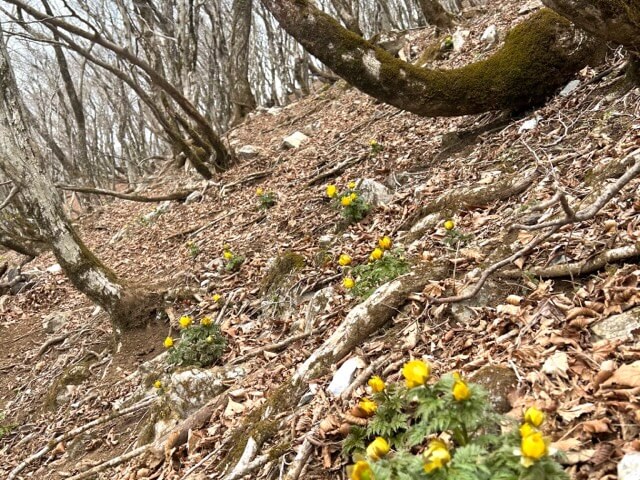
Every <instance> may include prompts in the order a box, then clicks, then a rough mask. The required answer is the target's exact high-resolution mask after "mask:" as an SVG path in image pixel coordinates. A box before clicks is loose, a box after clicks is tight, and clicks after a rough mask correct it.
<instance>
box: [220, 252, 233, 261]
mask: <svg viewBox="0 0 640 480" xmlns="http://www.w3.org/2000/svg"><path fill="white" fill-rule="evenodd" d="M222 256H223V257H224V259H225V260H231V259H232V258H233V253H231V250H225V251H224V252H222Z"/></svg>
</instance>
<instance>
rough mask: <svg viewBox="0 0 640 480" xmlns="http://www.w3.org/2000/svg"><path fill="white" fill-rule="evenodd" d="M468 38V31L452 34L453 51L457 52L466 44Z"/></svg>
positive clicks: (458, 31)
mask: <svg viewBox="0 0 640 480" xmlns="http://www.w3.org/2000/svg"><path fill="white" fill-rule="evenodd" d="M468 36H469V30H456V33H454V34H453V37H452V40H453V51H454V52H459V51H460V50H462V47H464V44H465V43H467V37H468Z"/></svg>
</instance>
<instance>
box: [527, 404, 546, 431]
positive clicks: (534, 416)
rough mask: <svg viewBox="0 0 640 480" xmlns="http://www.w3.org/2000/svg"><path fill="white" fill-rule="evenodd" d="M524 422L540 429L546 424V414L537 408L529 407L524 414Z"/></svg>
mask: <svg viewBox="0 0 640 480" xmlns="http://www.w3.org/2000/svg"><path fill="white" fill-rule="evenodd" d="M524 421H525V422H527V423H529V424H531V425H533V426H534V427H539V426H540V425H542V422H544V412H542V411H540V410H538V409H537V408H536V407H529V408H527V411H526V412H524Z"/></svg>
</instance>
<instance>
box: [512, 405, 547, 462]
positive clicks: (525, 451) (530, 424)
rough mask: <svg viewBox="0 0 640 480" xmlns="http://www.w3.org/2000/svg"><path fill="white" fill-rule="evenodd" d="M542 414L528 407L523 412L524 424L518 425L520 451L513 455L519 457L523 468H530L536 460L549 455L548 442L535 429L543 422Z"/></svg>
mask: <svg viewBox="0 0 640 480" xmlns="http://www.w3.org/2000/svg"><path fill="white" fill-rule="evenodd" d="M544 417H545V415H544V412H542V411H541V410H538V409H537V408H535V407H529V408H528V409H527V410H526V411H525V412H524V423H523V424H522V425H520V429H519V430H520V436H521V442H520V449H519V450H518V451H516V452H515V453H516V454H518V455H520V457H521V458H520V463H521V464H522V466H524V467H525V468H529V467H530V466H532V465H533V464H534V463H535V462H536V460H540V459H541V458H542V457H544V456H545V455H547V454H548V453H549V442H548V440H547V439H546V438H544V436H543V435H542V432H540V431H538V429H537V427H539V426H540V425H542V423H543V422H544Z"/></svg>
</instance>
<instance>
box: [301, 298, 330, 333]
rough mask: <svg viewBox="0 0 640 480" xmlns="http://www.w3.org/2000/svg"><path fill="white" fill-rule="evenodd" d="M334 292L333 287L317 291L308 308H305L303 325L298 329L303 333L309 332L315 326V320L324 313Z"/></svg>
mask: <svg viewBox="0 0 640 480" xmlns="http://www.w3.org/2000/svg"><path fill="white" fill-rule="evenodd" d="M334 293H335V290H334V289H333V287H326V288H323V289H322V290H318V291H317V292H316V293H315V294H314V295H313V298H312V299H311V301H310V302H309V306H308V307H307V314H306V316H305V319H304V324H303V325H301V326H300V327H301V328H300V329H301V330H303V331H304V332H311V331H312V330H313V327H314V326H315V325H314V324H315V321H316V318H318V317H319V316H320V315H322V313H323V312H325V311H326V309H327V306H328V305H329V302H331V299H332V298H333V295H334Z"/></svg>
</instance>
